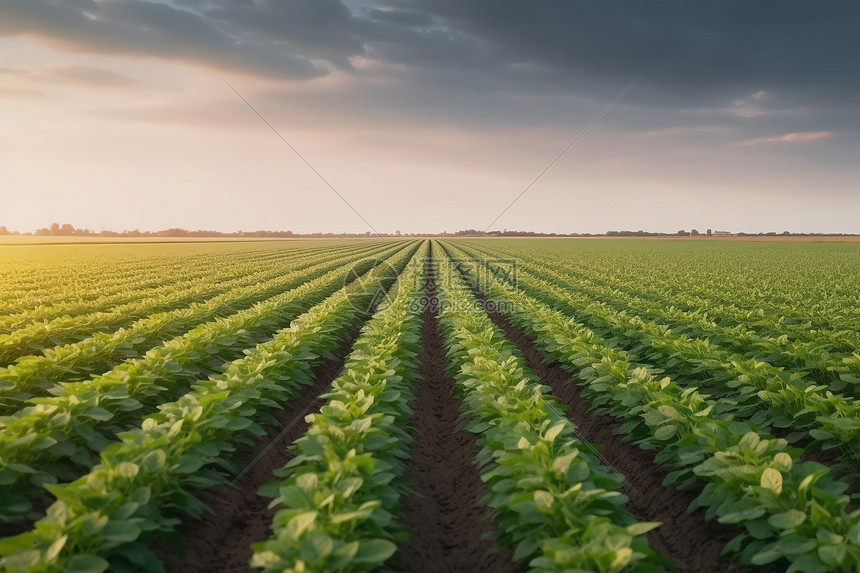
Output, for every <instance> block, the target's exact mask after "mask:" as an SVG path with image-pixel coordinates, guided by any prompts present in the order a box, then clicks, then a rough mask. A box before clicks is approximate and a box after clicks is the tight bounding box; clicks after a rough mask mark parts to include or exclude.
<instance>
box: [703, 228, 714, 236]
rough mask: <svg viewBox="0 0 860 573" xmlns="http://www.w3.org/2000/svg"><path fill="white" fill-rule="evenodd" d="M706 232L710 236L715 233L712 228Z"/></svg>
mask: <svg viewBox="0 0 860 573" xmlns="http://www.w3.org/2000/svg"><path fill="white" fill-rule="evenodd" d="M705 234H707V235H708V236H709V237H710V236H712V235H713V234H714V232H713V231H712V230H710V229H708V230H707V231H705Z"/></svg>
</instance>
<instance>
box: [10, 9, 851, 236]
mask: <svg viewBox="0 0 860 573" xmlns="http://www.w3.org/2000/svg"><path fill="white" fill-rule="evenodd" d="M858 21H860V5H858V4H854V3H844V2H836V1H824V2H816V3H809V2H799V1H781V2H776V1H768V2H749V1H738V0H732V1H724V2H714V3H708V4H705V3H698V2H687V1H671V2H670V1H656V2H638V1H637V2H634V1H625V2H617V1H589V2H558V1H549V0H538V1H530V2H512V1H507V0H493V1H490V0H481V1H463V0H433V1H430V0H405V1H402V2H391V3H377V2H369V1H355V2H338V1H334V0H298V1H275V0H232V1H222V2H213V1H207V0H174V1H163V2H144V1H140V0H101V1H96V0H56V1H51V0H0V54H2V55H0V100H2V107H0V110H2V111H0V114H3V116H5V119H6V120H8V121H5V127H4V128H2V129H3V132H2V134H3V135H2V140H0V145H2V149H0V151H2V152H3V153H4V155H5V157H4V158H3V159H2V160H0V168H3V172H0V184H2V185H3V187H2V189H0V224H5V225H7V226H9V227H12V228H21V229H22V230H29V229H32V228H34V227H36V226H44V225H47V224H49V223H50V222H51V221H52V220H61V222H71V223H72V224H76V225H77V226H91V227H100V226H101V225H103V224H106V225H107V226H108V227H114V228H121V227H126V228H132V227H140V228H153V229H154V228H162V227H166V226H184V227H195V228H199V227H205V228H218V229H222V230H235V229H238V228H245V229H249V228H278V229H287V228H290V229H293V230H296V231H313V230H323V231H340V230H351V231H363V230H365V226H364V224H363V223H362V221H361V220H360V219H358V218H357V217H355V215H354V213H352V212H351V211H350V210H349V209H348V208H347V207H346V206H345V205H343V204H342V203H341V202H340V200H339V199H338V198H337V197H336V196H335V195H334V194H333V193H331V191H330V190H328V189H326V187H325V186H324V185H323V184H322V183H321V182H320V181H319V180H316V179H315V178H314V176H313V173H311V172H309V170H308V169H307V166H305V165H304V164H302V163H301V162H300V161H298V160H297V158H296V157H295V156H293V155H291V152H290V151H289V149H288V148H286V147H285V146H283V144H282V143H280V142H279V141H278V140H277V139H276V138H274V136H273V134H271V132H268V133H267V131H266V130H267V128H266V127H265V125H263V124H262V122H260V121H259V119H257V118H256V117H255V116H253V115H252V114H251V113H250V110H248V109H247V108H243V106H244V104H243V103H242V102H241V100H238V98H236V96H235V94H233V93H232V91H230V90H229V88H227V87H226V86H225V84H224V83H223V81H222V80H223V79H227V80H228V81H229V82H230V84H231V85H233V86H234V87H236V88H237V89H238V90H239V91H240V93H242V94H243V95H244V96H246V97H247V99H248V100H249V101H251V102H252V103H253V105H254V106H255V107H257V109H258V110H259V111H260V112H261V113H263V114H264V115H265V116H266V117H267V119H270V120H271V122H272V123H273V125H275V126H277V128H278V129H279V130H280V131H281V132H282V134H283V135H284V136H285V137H287V138H288V140H290V141H291V143H293V144H295V146H296V147H297V148H299V149H300V150H302V151H303V153H304V154H305V156H306V157H307V158H308V160H309V161H311V163H312V164H314V166H315V167H317V168H318V169H319V170H320V172H321V173H323V174H324V175H325V176H326V178H327V179H329V180H330V181H332V182H333V184H335V185H336V186H337V187H338V189H339V190H340V191H342V192H343V195H344V196H345V197H347V198H348V200H349V201H350V202H351V203H352V204H353V205H354V207H355V208H356V209H357V210H359V211H360V212H362V213H363V214H366V215H367V218H368V220H370V221H371V224H372V225H373V226H374V227H375V228H377V229H378V230H380V231H393V230H395V229H402V230H404V231H438V230H443V229H445V230H448V231H453V230H456V229H458V228H467V227H470V228H483V226H484V225H486V224H488V223H489V222H490V221H491V220H492V219H493V217H494V216H495V215H497V214H498V213H499V212H500V211H501V210H502V209H503V208H504V207H505V206H506V205H507V204H508V203H509V202H510V200H512V199H513V198H514V197H515V196H516V195H517V194H518V193H519V192H520V191H521V190H522V189H523V188H524V187H525V186H526V185H527V184H528V183H529V181H531V180H532V179H533V178H534V176H536V175H537V174H538V173H539V172H540V171H541V170H542V169H543V168H544V167H545V166H546V165H547V164H548V163H549V161H550V160H552V158H553V157H555V156H556V154H557V153H558V152H559V151H560V150H561V149H563V148H564V147H565V146H566V145H567V143H569V141H570V140H571V139H572V138H573V137H574V136H575V135H576V134H577V133H578V132H579V131H580V130H581V129H582V128H583V127H585V126H586V125H587V124H588V123H589V122H590V121H591V120H592V119H593V118H594V117H595V116H596V115H597V114H598V113H599V112H600V110H601V109H603V107H604V106H605V105H606V104H607V103H608V102H609V101H611V100H612V99H613V98H614V97H615V96H616V95H617V94H618V93H619V92H620V91H621V90H622V89H623V88H624V87H625V86H626V85H628V84H629V83H630V82H635V85H634V87H633V89H632V90H631V91H630V92H629V94H627V95H626V96H625V98H624V99H623V100H622V101H621V102H620V103H619V104H618V105H617V106H616V107H615V108H613V109H612V110H611V111H610V112H609V113H608V114H607V115H606V117H605V118H604V119H603V120H602V121H601V122H600V123H599V124H598V125H597V126H596V127H595V128H594V129H593V130H592V131H591V132H589V134H588V135H586V137H585V138H583V140H582V141H581V142H580V143H578V144H577V147H575V148H574V149H573V150H572V151H571V153H570V154H569V155H568V156H566V157H565V158H563V159H562V160H561V161H560V162H559V163H558V164H557V165H556V166H554V167H553V169H552V170H551V171H550V172H548V173H547V175H546V176H545V177H544V178H543V179H541V181H540V182H539V183H538V184H537V185H536V186H535V187H534V188H533V189H532V190H530V191H529V193H528V194H527V195H525V196H524V197H523V199H522V201H521V202H519V203H518V204H517V205H516V206H515V207H513V208H512V209H511V210H510V212H509V213H507V214H506V215H505V217H504V218H503V219H500V220H499V222H498V225H496V226H497V227H499V228H501V227H508V228H518V229H524V228H527V229H531V230H543V231H556V232H576V231H583V232H586V231H587V232H603V231H605V230H608V229H620V228H630V229H634V230H635V229H650V230H659V231H673V230H677V229H679V228H684V227H686V228H689V227H691V226H700V227H715V228H730V229H732V230H746V231H770V230H774V231H782V230H783V229H784V228H788V229H790V230H793V231H835V232H855V233H856V232H860V222H858V217H856V216H854V214H855V213H858V212H860V198H858V197H860V194H859V193H858V183H860V177H858V175H860V172H858V168H857V166H856V157H857V151H858V149H859V148H860V146H858V127H860V116H858V107H857V103H856V102H858V101H860V97H858V96H860V69H858V68H860V62H858V59H857V57H856V54H858V53H860V35H858V34H856V33H855V27H856V22H858ZM0 117H2V116H0ZM239 148H241V150H240V151H237V149H239ZM213 159H217V160H215V161H213ZM40 165H52V166H54V168H53V169H47V170H46V169H39V166H40ZM155 166H157V169H154V167H155ZM219 170H222V171H221V172H219ZM34 198H36V199H37V200H36V201H34ZM171 198H172V199H171ZM261 205H269V206H272V207H274V209H261V208H260V206H261ZM129 206H131V207H132V208H128V207H129ZM49 219H50V220H49ZM105 221H107V223H105Z"/></svg>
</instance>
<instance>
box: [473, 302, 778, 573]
mask: <svg viewBox="0 0 860 573" xmlns="http://www.w3.org/2000/svg"><path fill="white" fill-rule="evenodd" d="M475 294H476V296H478V297H479V298H481V299H482V300H485V299H483V297H482V295H481V293H480V292H478V291H475ZM489 316H490V318H491V319H492V321H493V322H494V323H495V324H496V326H498V327H499V328H500V329H501V330H502V331H503V332H504V334H505V337H506V338H507V339H508V340H509V341H510V342H512V343H513V344H514V345H515V346H516V347H517V349H519V351H520V353H521V354H522V355H523V357H524V358H525V360H526V363H527V364H528V366H529V368H531V369H532V370H533V371H534V372H535V373H536V374H537V375H538V376H539V377H540V381H541V383H542V384H545V385H547V386H549V387H550V388H551V389H552V390H551V392H550V393H551V394H552V395H553V396H554V397H555V399H556V400H557V401H558V402H559V403H561V404H563V405H564V406H565V407H566V410H567V417H568V418H569V419H570V420H571V421H572V422H573V423H574V424H576V426H577V428H578V429H577V435H578V436H579V438H580V439H582V440H583V441H586V442H589V443H594V444H598V445H599V449H598V451H597V455H598V457H599V459H600V460H601V461H602V462H603V463H604V465H606V466H609V467H611V468H612V470H613V471H615V472H617V473H619V474H621V475H623V476H624V478H625V483H624V488H623V491H624V493H625V494H626V495H627V496H628V497H629V498H630V499H629V501H628V502H627V505H626V507H627V510H628V511H630V513H632V514H633V515H634V516H635V517H636V518H637V519H638V520H640V521H659V522H661V523H662V524H663V525H662V526H660V527H658V528H657V529H655V530H652V531H651V532H649V533H648V534H646V536H647V538H648V543H649V545H650V546H651V548H652V549H654V550H655V551H657V552H659V553H661V554H662V555H664V556H666V557H668V558H669V559H671V560H672V561H673V562H674V563H675V564H676V565H677V566H678V568H679V569H681V570H682V571H688V572H691V573H714V572H723V571H728V570H729V565H728V564H727V563H725V562H721V561H720V552H721V551H722V550H723V547H725V545H726V543H728V542H729V541H730V540H731V539H732V538H733V537H734V536H735V535H737V534H738V533H740V530H739V529H737V528H734V527H728V526H725V525H721V524H719V523H717V522H716V521H710V522H706V521H705V518H704V511H703V510H701V509H700V510H698V511H696V512H694V513H692V514H690V513H688V512H687V508H688V507H689V505H690V503H691V502H692V501H693V499H694V498H695V497H696V495H697V493H696V492H695V491H690V490H685V491H679V490H677V489H675V488H673V487H669V486H663V485H662V482H663V479H664V478H665V477H666V475H667V474H668V471H667V470H666V469H665V468H664V467H662V466H659V465H657V464H655V463H654V454H653V453H651V452H648V451H646V450H642V449H640V448H638V447H637V446H635V445H633V444H630V443H628V442H625V441H623V440H622V437H623V436H620V435H618V434H616V433H615V430H616V429H617V428H618V426H619V425H620V424H619V422H618V421H617V420H616V419H614V418H612V417H611V416H603V415H596V414H592V413H589V412H588V404H587V402H586V400H585V399H584V398H582V396H581V388H580V387H579V386H577V385H576V384H575V383H573V382H572V381H571V375H570V374H569V373H568V372H566V371H565V370H564V369H563V368H562V367H561V366H560V365H559V364H558V363H553V364H547V363H546V362H545V360H546V358H545V356H544V355H543V353H542V352H540V351H539V350H538V349H537V348H536V347H535V345H534V342H533V341H532V340H531V339H530V338H529V337H528V336H526V335H525V333H524V332H523V331H522V330H520V329H519V328H518V327H516V326H515V325H513V324H512V323H511V322H510V321H509V320H508V319H507V318H506V317H505V316H504V315H502V314H500V313H498V312H491V313H489ZM758 570H759V571H761V570H765V569H758ZM732 571H735V572H739V571H747V570H746V569H733V570H732Z"/></svg>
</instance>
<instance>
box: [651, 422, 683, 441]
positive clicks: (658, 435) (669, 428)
mask: <svg viewBox="0 0 860 573" xmlns="http://www.w3.org/2000/svg"><path fill="white" fill-rule="evenodd" d="M677 431H678V428H677V426H674V425H672V424H666V425H665V426H660V427H659V428H657V431H656V432H654V438H655V439H657V440H660V441H664V440H668V439H669V438H671V437H672V436H674V435H675V433H676V432H677Z"/></svg>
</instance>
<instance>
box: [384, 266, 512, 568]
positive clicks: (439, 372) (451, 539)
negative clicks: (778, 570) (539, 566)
mask: <svg viewBox="0 0 860 573" xmlns="http://www.w3.org/2000/svg"><path fill="white" fill-rule="evenodd" d="M429 287H430V288H428V298H432V297H434V296H435V290H434V289H433V286H432V281H431V284H430V285H429ZM421 348H422V350H421V355H420V372H421V379H420V382H419V383H418V387H417V388H416V391H415V399H414V400H413V402H412V403H411V404H410V406H411V408H412V410H413V411H414V412H415V415H414V417H413V419H412V425H413V426H414V428H415V441H414V442H413V444H412V449H411V451H410V457H409V459H408V460H406V461H405V466H406V472H407V474H408V476H409V478H410V480H411V483H412V487H413V488H414V490H415V494H414V495H410V496H408V497H406V498H405V500H404V507H405V515H404V518H403V520H402V523H403V525H404V527H405V528H406V530H407V531H408V532H409V533H410V534H411V538H410V539H409V540H408V541H406V542H403V543H401V544H400V546H399V547H398V551H397V553H396V554H395V557H394V562H393V564H392V565H393V567H394V569H396V570H399V571H422V572H436V571H439V572H450V573H454V572H469V573H474V572H481V571H488V572H489V571H492V572H505V571H518V570H520V569H521V568H522V567H521V566H520V565H519V564H516V563H514V562H513V561H512V555H513V553H512V552H511V551H510V550H502V551H494V549H493V542H492V541H491V540H489V539H486V538H485V537H486V536H487V535H488V534H490V533H491V532H492V531H493V528H494V525H493V524H492V522H491V521H490V516H489V510H488V508H485V507H481V506H479V505H478V501H479V500H480V499H481V498H482V497H483V496H484V494H485V493H486V487H485V485H484V483H483V482H482V481H481V478H480V475H479V473H478V468H477V467H476V466H475V456H476V455H477V453H478V451H479V448H478V445H477V443H476V438H475V436H474V435H473V434H470V433H469V432H467V431H465V430H459V431H458V429H459V428H460V427H461V426H462V424H463V419H462V417H461V415H460V402H461V401H460V400H458V399H455V398H454V397H453V395H452V392H453V389H454V381H453V380H452V379H451V378H449V377H448V376H447V375H446V374H445V350H444V347H443V346H442V338H441V336H440V334H439V332H438V324H437V319H436V309H434V308H427V309H426V310H425V311H424V313H423V325H422V329H421Z"/></svg>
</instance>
